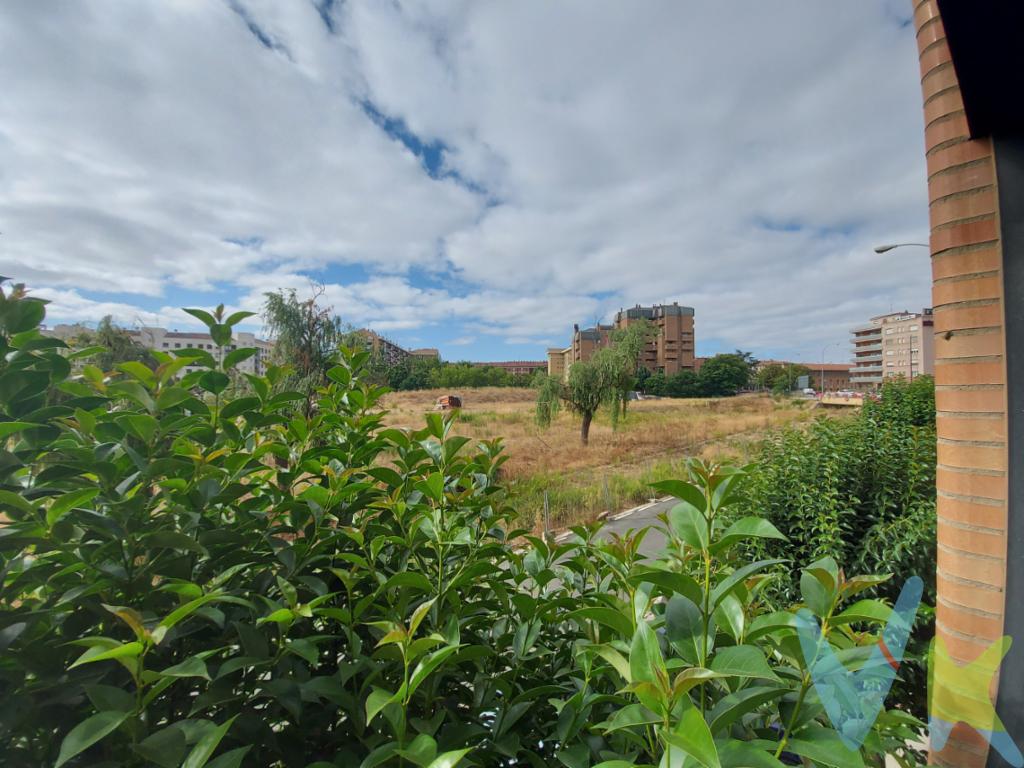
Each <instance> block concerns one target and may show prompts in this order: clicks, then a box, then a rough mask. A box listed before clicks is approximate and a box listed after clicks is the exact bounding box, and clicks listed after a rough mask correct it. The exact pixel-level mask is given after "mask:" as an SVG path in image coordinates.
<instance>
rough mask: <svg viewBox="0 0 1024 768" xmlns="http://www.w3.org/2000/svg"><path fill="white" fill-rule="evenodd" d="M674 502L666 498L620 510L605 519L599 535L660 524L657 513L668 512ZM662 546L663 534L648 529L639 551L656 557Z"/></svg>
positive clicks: (621, 532) (623, 532) (622, 532)
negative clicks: (650, 503) (645, 505)
mask: <svg viewBox="0 0 1024 768" xmlns="http://www.w3.org/2000/svg"><path fill="white" fill-rule="evenodd" d="M676 503H677V502H676V500H675V499H668V500H666V501H658V502H655V503H654V504H653V505H651V506H648V507H642V508H639V509H637V510H635V511H632V512H622V513H619V514H618V515H613V516H610V517H609V518H608V519H607V520H606V521H605V526H604V528H603V529H602V530H601V536H602V537H604V536H608V535H609V534H610V533H617V534H619V535H620V536H621V535H623V534H625V533H626V532H627V531H629V530H630V529H634V530H635V529H637V528H643V527H645V526H648V525H654V526H660V525H661V522H660V521H659V520H658V515H659V514H661V513H662V512H668V510H670V509H671V508H672V507H673V506H674V505H675V504H676ZM664 548H665V534H663V533H662V532H661V531H660V530H658V529H657V528H655V529H653V530H651V531H649V532H648V533H647V536H645V537H644V540H643V541H642V542H641V543H640V552H641V554H643V555H644V556H646V557H651V558H653V557H657V556H658V555H659V554H661V551H662V550H663V549H664Z"/></svg>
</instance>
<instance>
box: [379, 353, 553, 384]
mask: <svg viewBox="0 0 1024 768" xmlns="http://www.w3.org/2000/svg"><path fill="white" fill-rule="evenodd" d="M370 367H371V369H372V371H373V376H374V378H375V379H377V380H378V382H379V383H381V384H385V385H387V386H388V387H390V388H391V389H396V390H411V389H453V388H456V387H529V386H530V385H531V384H532V383H533V377H532V376H514V375H512V374H511V373H509V372H508V371H506V370H505V369H504V368H496V367H493V366H490V365H473V364H472V363H467V362H459V363H448V362H443V361H441V360H431V359H429V358H421V357H409V358H405V359H403V360H399V361H397V362H393V363H390V364H389V363H388V362H387V361H385V360H384V359H383V358H381V357H378V358H377V359H375V360H374V361H373V362H372V363H371V366H370Z"/></svg>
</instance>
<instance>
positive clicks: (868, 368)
mask: <svg viewBox="0 0 1024 768" xmlns="http://www.w3.org/2000/svg"><path fill="white" fill-rule="evenodd" d="M858 362H859V361H858ZM872 371H878V372H879V373H881V371H882V364H881V363H870V364H868V365H857V366H855V367H853V368H851V369H850V374H851V375H853V376H856V375H857V374H858V373H869V372H872Z"/></svg>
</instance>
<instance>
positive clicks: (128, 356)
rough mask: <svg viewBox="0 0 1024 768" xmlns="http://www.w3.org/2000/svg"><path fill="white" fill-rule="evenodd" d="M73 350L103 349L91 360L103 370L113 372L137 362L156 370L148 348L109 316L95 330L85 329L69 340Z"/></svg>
mask: <svg viewBox="0 0 1024 768" xmlns="http://www.w3.org/2000/svg"><path fill="white" fill-rule="evenodd" d="M67 344H68V346H69V347H70V348H71V349H85V348H86V347H102V348H103V351H102V352H99V353H97V354H96V355H95V356H94V357H93V358H92V359H91V360H90V362H92V363H93V364H94V365H96V366H98V367H99V368H100V369H101V370H104V371H112V370H113V369H114V366H115V365H117V364H118V363H127V362H132V361H137V362H140V363H142V364H143V365H145V366H147V367H149V368H156V359H155V358H154V357H153V355H152V354H150V351H149V350H148V349H146V347H144V346H142V344H140V343H139V342H137V341H136V340H135V339H134V338H133V337H132V335H131V334H129V333H128V331H126V330H125V329H124V328H121V327H120V326H117V325H115V324H114V320H113V318H112V317H111V316H110V315H107V316H106V317H104V318H103V319H102V320H100V321H99V323H98V324H97V325H96V328H95V329H90V328H83V329H82V331H81V332H80V333H78V334H77V335H76V336H74V337H72V338H70V339H68V340H67Z"/></svg>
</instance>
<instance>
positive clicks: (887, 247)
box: [875, 243, 931, 253]
mask: <svg viewBox="0 0 1024 768" xmlns="http://www.w3.org/2000/svg"><path fill="white" fill-rule="evenodd" d="M907 246H914V247H917V248H931V246H930V245H928V243H888V244H886V245H876V246H875V253H885V252H886V251H891V250H892V249H893V248H906V247H907Z"/></svg>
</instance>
